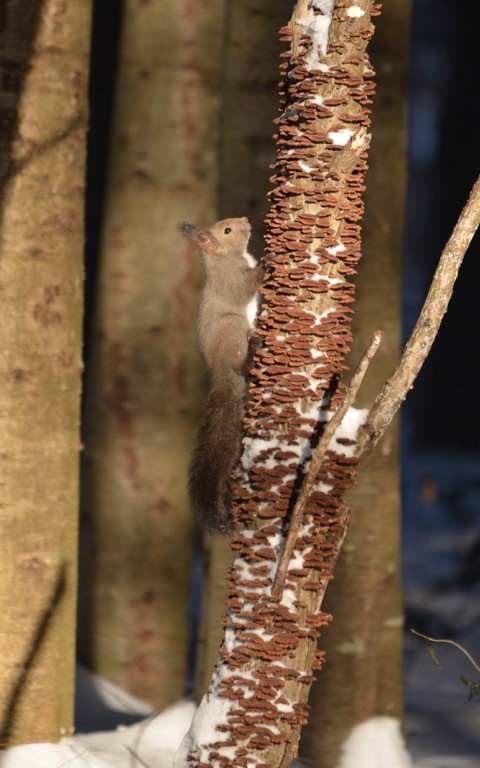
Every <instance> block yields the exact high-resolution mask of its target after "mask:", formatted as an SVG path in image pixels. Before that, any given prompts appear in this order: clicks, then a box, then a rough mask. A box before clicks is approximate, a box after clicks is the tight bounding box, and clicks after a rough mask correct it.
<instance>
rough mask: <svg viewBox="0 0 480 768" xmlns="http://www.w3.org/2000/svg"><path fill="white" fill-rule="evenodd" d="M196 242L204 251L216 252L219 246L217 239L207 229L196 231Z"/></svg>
mask: <svg viewBox="0 0 480 768" xmlns="http://www.w3.org/2000/svg"><path fill="white" fill-rule="evenodd" d="M196 241H197V243H198V245H199V246H200V248H201V249H202V250H204V251H218V249H219V248H220V244H219V242H218V240H217V238H216V237H215V236H214V235H212V233H211V232H209V231H208V229H200V228H199V229H198V232H197V236H196Z"/></svg>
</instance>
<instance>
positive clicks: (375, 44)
mask: <svg viewBox="0 0 480 768" xmlns="http://www.w3.org/2000/svg"><path fill="white" fill-rule="evenodd" d="M408 17H409V4H408V3H405V2H403V0H394V2H390V3H388V4H387V5H386V6H385V7H384V10H383V11H382V16H381V18H380V20H379V23H378V25H377V31H376V34H375V36H374V38H373V41H372V50H371V52H372V60H373V64H374V66H375V69H376V71H377V82H378V85H377V94H376V96H375V99H374V104H373V115H372V146H371V150H370V157H369V166H370V168H369V171H368V174H367V190H366V193H365V224H364V227H363V238H362V239H363V253H364V258H363V259H362V260H361V262H360V267H359V271H358V276H357V279H356V301H355V315H354V318H353V324H352V330H353V344H352V351H351V353H350V358H349V359H350V360H351V361H352V362H354V361H356V360H357V359H358V358H359V356H360V354H361V352H362V351H363V350H364V349H365V347H366V346H367V343H368V340H369V338H370V336H371V334H372V332H373V330H374V329H376V328H381V329H383V330H384V332H385V335H384V339H383V342H382V345H381V347H380V350H379V352H378V354H377V356H376V358H375V362H374V364H373V365H372V366H371V367H370V369H369V372H368V374H367V377H366V379H365V382H364V384H363V385H362V388H361V391H360V398H359V407H367V406H369V405H371V404H372V403H373V401H374V399H375V397H376V395H377V394H378V392H379V391H380V389H381V387H382V384H383V382H384V381H386V379H387V378H388V377H389V375H390V374H391V373H392V371H393V369H394V367H395V365H396V363H397V361H398V357H399V348H400V338H401V314H400V304H401V296H400V294H401V261H402V245H403V223H404V196H405V183H406V174H405V171H406V167H405V161H406V146H405V145H406V135H405V112H406V104H405V95H406V64H407V43H408ZM398 453H399V452H398V421H397V420H395V422H394V424H392V425H391V427H390V428H389V430H388V433H387V434H386V435H385V437H384V438H383V440H382V443H381V444H380V446H379V447H378V449H377V450H376V451H375V453H374V454H373V455H372V456H370V457H369V458H368V459H367V460H366V461H365V463H364V464H362V469H361V472H360V473H359V481H358V484H357V485H356V486H355V488H353V489H351V490H350V491H349V492H348V496H347V500H348V504H349V506H350V507H351V509H352V511H353V514H352V520H351V523H350V526H349V529H348V534H347V539H346V541H345V544H344V546H343V550H342V554H341V555H340V558H339V561H338V563H337V566H336V568H335V580H334V581H333V582H332V584H331V585H330V586H329V589H328V591H327V596H326V599H325V610H326V611H328V612H329V613H332V614H333V616H334V621H333V623H332V625H331V627H330V628H329V629H328V631H327V632H325V635H324V636H323V637H322V648H324V649H325V651H326V664H325V666H324V668H323V670H322V674H321V675H320V676H319V678H318V680H317V681H316V683H314V685H313V686H312V691H311V695H310V700H309V703H310V704H311V705H312V712H311V716H310V718H309V723H308V725H307V727H306V728H305V729H304V731H303V732H302V743H301V748H300V754H301V755H302V756H304V757H305V758H306V759H307V760H308V762H309V763H311V764H313V765H314V766H319V768H334V766H336V765H337V763H338V758H339V754H340V748H341V745H342V743H343V742H344V740H345V738H346V737H347V736H348V734H349V732H350V731H351V729H352V728H353V727H354V726H355V725H358V724H359V723H361V722H363V721H364V720H366V719H368V718H369V717H373V716H375V715H388V716H391V717H396V718H401V717H402V703H403V699H402V637H403V632H402V627H403V621H402V616H403V607H402V600H401V592H400V584H399V568H400V519H399V517H400V515H399V513H400V498H399V482H400V481H399V462H398V459H399V455H398ZM327 702H328V706H326V703H327Z"/></svg>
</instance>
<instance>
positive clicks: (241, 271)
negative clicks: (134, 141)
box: [178, 217, 264, 534]
mask: <svg viewBox="0 0 480 768" xmlns="http://www.w3.org/2000/svg"><path fill="white" fill-rule="evenodd" d="M178 231H179V232H180V233H181V234H182V235H183V236H184V237H186V238H187V240H189V241H190V242H191V243H193V245H194V246H195V247H196V248H197V250H198V251H199V252H200V254H201V256H202V260H203V265H204V270H205V275H206V280H205V285H204V287H203V291H202V294H201V297H200V304H199V309H198V316H197V340H198V345H199V348H200V352H201V355H202V357H203V360H204V362H205V365H206V367H207V371H208V375H209V390H208V394H207V397H206V400H205V404H204V408H203V413H202V416H201V420H200V425H199V428H198V433H197V437H196V440H195V446H194V449H193V453H192V457H191V461H190V467H189V481H188V487H189V494H190V500H191V503H192V506H193V509H194V512H195V515H196V517H197V519H198V520H199V522H200V524H201V526H202V527H203V528H204V529H206V530H207V531H209V532H211V533H222V534H228V533H230V532H231V531H232V528H233V524H232V519H231V511H230V506H231V489H230V481H229V478H230V473H231V472H232V470H233V468H234V466H235V464H236V462H237V460H238V458H239V456H240V450H241V434H242V419H243V414H244V399H245V392H246V376H247V373H248V370H249V368H250V367H251V364H252V359H253V354H254V352H255V349H256V348H257V347H258V337H257V336H256V335H255V330H254V323H255V316H256V313H257V309H258V288H259V286H260V284H261V282H262V279H263V274H264V272H263V268H262V267H261V266H259V265H257V263H256V260H255V259H254V257H253V256H251V255H250V254H249V253H248V251H247V245H248V241H249V239H250V231H251V227H250V223H249V221H248V219H247V218H245V217H243V218H236V219H224V220H222V221H218V222H217V223H216V224H214V225H213V226H211V227H209V228H202V227H199V226H196V225H195V224H190V223H189V222H180V223H179V224H178Z"/></svg>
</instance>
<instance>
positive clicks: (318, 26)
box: [298, 0, 333, 71]
mask: <svg viewBox="0 0 480 768" xmlns="http://www.w3.org/2000/svg"><path fill="white" fill-rule="evenodd" d="M315 10H317V11H320V13H319V14H315V13H314V11H315ZM332 12H333V0H312V4H311V6H310V8H309V9H308V11H307V14H306V16H305V18H304V19H303V20H302V21H299V22H298V23H299V24H301V26H302V31H303V34H305V35H308V36H309V37H310V39H311V41H312V47H311V49H310V51H309V53H308V55H307V56H306V57H305V64H306V67H307V69H321V70H322V71H325V70H328V67H327V66H326V65H325V64H322V63H321V61H320V57H321V56H325V55H326V53H327V48H328V33H329V30H330V24H331V22H332Z"/></svg>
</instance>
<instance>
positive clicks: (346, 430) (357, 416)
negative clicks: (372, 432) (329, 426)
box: [328, 408, 368, 458]
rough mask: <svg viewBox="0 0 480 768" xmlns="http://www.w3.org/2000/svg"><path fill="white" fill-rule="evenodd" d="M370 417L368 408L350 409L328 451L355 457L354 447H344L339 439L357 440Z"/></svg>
mask: <svg viewBox="0 0 480 768" xmlns="http://www.w3.org/2000/svg"><path fill="white" fill-rule="evenodd" d="M367 416H368V408H349V409H348V411H347V413H346V414H345V417H344V419H343V421H342V423H341V424H340V426H339V427H338V429H337V431H336V432H335V434H334V436H333V437H332V439H331V441H330V443H329V446H328V450H329V451H334V452H335V453H342V454H343V455H344V456H347V457H348V458H352V457H353V456H354V455H355V446H354V445H342V443H339V442H338V440H339V439H347V440H356V437H357V432H358V429H359V427H360V426H361V425H362V424H364V423H365V421H366V420H367Z"/></svg>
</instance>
